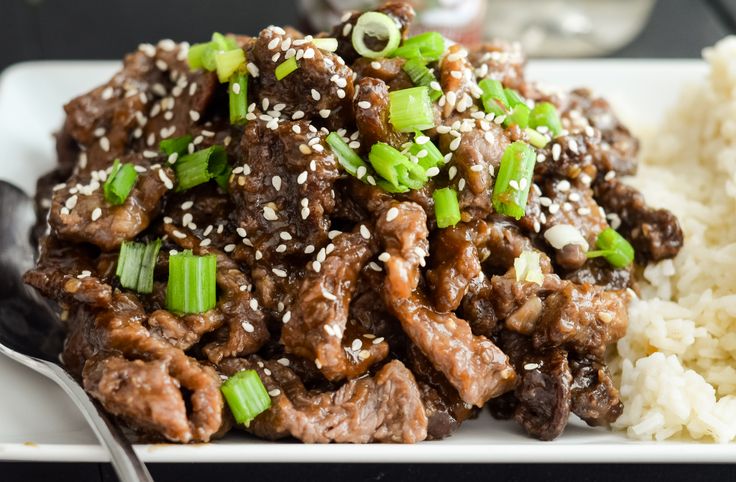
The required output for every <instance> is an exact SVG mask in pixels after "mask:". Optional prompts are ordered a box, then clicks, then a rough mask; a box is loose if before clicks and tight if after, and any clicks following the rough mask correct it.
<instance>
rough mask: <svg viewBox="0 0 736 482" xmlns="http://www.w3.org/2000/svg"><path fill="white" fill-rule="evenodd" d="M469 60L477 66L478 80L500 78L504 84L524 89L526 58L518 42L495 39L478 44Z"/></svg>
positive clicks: (525, 85) (471, 51)
mask: <svg viewBox="0 0 736 482" xmlns="http://www.w3.org/2000/svg"><path fill="white" fill-rule="evenodd" d="M468 60H469V61H470V63H471V64H472V65H473V67H475V75H476V76H477V78H478V81H480V80H482V79H485V78H492V79H497V80H500V81H501V82H502V83H503V85H504V86H506V87H509V88H512V89H517V90H522V93H523V94H524V95H526V92H523V90H525V89H526V87H527V84H526V83H525V82H524V64H525V63H526V59H525V57H524V53H523V52H522V51H521V46H520V45H519V44H518V43H507V42H503V41H500V40H494V41H491V42H488V43H484V44H481V45H478V46H476V47H474V48H472V49H471V50H470V54H469V55H468Z"/></svg>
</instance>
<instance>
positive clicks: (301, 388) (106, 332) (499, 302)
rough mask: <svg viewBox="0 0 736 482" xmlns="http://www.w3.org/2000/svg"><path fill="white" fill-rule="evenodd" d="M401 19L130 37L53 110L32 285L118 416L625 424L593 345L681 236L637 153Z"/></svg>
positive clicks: (409, 429) (249, 427) (482, 56)
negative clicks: (126, 47)
mask: <svg viewBox="0 0 736 482" xmlns="http://www.w3.org/2000/svg"><path fill="white" fill-rule="evenodd" d="M413 16H414V12H413V11H412V9H411V7H410V6H408V5H406V4H403V3H390V4H387V5H385V6H383V7H381V8H379V9H377V10H376V11H372V12H366V13H353V14H349V15H346V16H345V17H344V18H343V20H342V22H341V23H340V24H339V25H337V26H336V27H335V28H334V29H333V31H332V32H329V33H323V34H319V35H316V36H305V35H303V34H301V33H300V32H298V31H296V30H293V29H290V28H286V29H283V28H280V27H276V26H270V27H268V28H266V29H264V30H262V31H261V32H260V34H259V35H258V36H257V37H247V36H238V35H220V34H214V35H213V37H212V41H210V42H205V43H201V44H196V45H192V46H189V45H188V44H176V43H174V42H172V41H162V42H160V43H159V44H158V45H157V46H152V45H142V46H140V48H139V49H138V50H137V51H136V52H134V53H132V54H130V55H128V56H127V57H126V58H125V62H124V66H123V68H122V70H121V71H120V72H118V73H117V74H116V75H115V76H114V77H113V78H112V79H111V80H110V81H109V82H108V83H107V84H105V85H102V86H100V87H98V88H96V89H94V90H92V91H91V92H89V93H87V94H85V95H82V96H80V97H77V98H76V99H73V100H72V101H71V102H70V103H68V104H67V105H66V107H65V110H66V114H67V116H66V121H65V123H64V126H63V129H62V130H61V132H60V133H59V134H58V137H57V139H58V157H59V165H58V168H57V169H56V170H55V171H54V172H52V173H50V174H48V175H47V176H45V177H44V178H42V179H41V180H40V182H39V190H38V192H39V194H38V205H39V216H40V219H42V220H45V219H48V224H46V223H45V222H44V223H43V226H42V228H43V230H42V231H41V232H40V233H39V250H40V256H39V260H38V264H37V266H36V267H35V268H34V269H33V270H31V271H30V272H29V273H27V275H26V278H25V279H26V281H27V282H28V283H29V284H31V285H32V286H34V287H36V288H37V289H38V290H40V291H41V292H42V293H43V294H44V295H45V296H47V297H48V298H50V299H52V300H54V301H56V302H57V303H58V306H59V309H60V313H61V317H62V319H63V320H65V322H66V323H67V324H68V330H69V331H68V338H67V342H66V345H65V348H64V352H63V361H64V363H65V364H66V366H67V367H68V368H69V369H70V371H72V372H73V373H74V374H75V375H76V376H78V377H79V378H80V380H82V381H83V383H84V387H85V388H86V390H87V391H88V392H89V393H90V394H91V395H92V396H93V397H94V398H96V399H97V400H99V401H100V402H101V404H102V405H103V406H104V408H105V409H106V410H107V411H108V412H110V413H111V414H114V415H115V416H117V417H118V418H119V419H120V420H121V422H123V423H125V424H126V425H128V426H130V427H131V428H133V429H135V430H136V431H138V433H140V434H141V435H143V436H145V437H146V438H147V439H149V440H150V439H164V440H169V441H173V442H206V441H209V440H212V439H215V438H218V437H221V436H223V435H224V434H225V433H226V432H228V431H229V430H230V429H232V428H238V429H241V430H245V431H247V432H250V433H252V434H254V435H256V436H258V437H263V438H267V439H280V438H284V437H294V438H296V439H300V440H302V441H304V442H355V443H363V442H407V443H411V442H418V441H421V440H425V439H441V438H444V437H447V436H448V435H450V434H451V433H452V432H453V431H455V430H457V428H458V427H459V426H460V425H461V423H462V422H463V421H464V420H467V419H469V418H473V417H475V416H477V414H478V413H479V411H480V410H481V409H482V408H483V407H488V409H489V410H490V412H491V413H492V414H493V416H495V417H498V418H504V419H506V418H513V419H514V420H516V421H517V422H518V423H519V424H520V425H521V426H522V427H523V428H524V430H525V431H526V432H527V433H529V435H531V436H533V437H536V438H539V439H542V440H550V439H553V438H555V437H556V436H558V435H559V434H560V433H561V432H562V431H563V430H564V428H565V425H566V424H567V421H568V418H569V415H570V413H574V414H576V415H577V416H579V417H580V418H581V419H583V420H584V421H585V422H587V423H588V424H589V425H591V426H607V425H609V424H610V423H612V422H613V421H614V420H616V418H617V417H618V416H619V415H620V413H621V410H622V404H621V401H620V397H619V393H618V391H617V389H616V387H615V385H614V383H613V381H612V379H611V377H610V375H609V372H608V369H607V367H606V361H605V355H606V349H607V347H608V346H609V345H611V344H612V343H614V342H616V341H617V340H618V339H619V338H620V337H622V336H623V335H624V333H625V331H626V326H627V306H628V302H629V297H630V293H631V290H632V289H633V290H636V286H635V280H634V273H635V271H636V269H637V268H636V266H637V265H638V266H642V265H646V264H647V263H649V262H650V261H657V260H662V259H665V258H670V257H673V256H674V255H675V254H677V252H678V250H679V249H680V247H681V245H682V232H681V230H680V228H679V226H678V222H677V220H676V219H675V217H674V216H673V215H672V214H671V213H670V212H668V211H666V210H661V209H659V210H655V209H651V208H649V207H647V205H646V204H645V202H644V199H643V197H642V195H641V194H640V193H639V192H638V191H636V190H635V189H633V188H631V187H629V186H627V185H626V184H624V183H622V182H621V181H619V177H620V176H625V175H629V174H633V173H634V172H635V170H636V159H635V158H636V154H637V149H638V143H637V140H636V139H635V138H633V137H632V135H631V134H630V133H629V131H628V130H627V129H626V128H625V127H624V126H623V125H621V123H620V122H619V121H618V119H617V118H616V116H615V115H614V114H613V113H612V111H611V109H610V107H609V105H608V103H607V102H606V101H605V100H603V99H600V98H597V97H595V96H594V95H593V94H592V93H591V92H590V91H588V90H575V91H572V92H565V93H560V92H548V91H545V90H543V89H541V88H539V87H538V86H537V85H536V84H535V83H533V82H531V81H528V80H527V79H526V78H525V76H524V63H525V59H524V57H523V54H522V53H521V52H520V51H519V49H518V47H516V46H514V45H511V44H506V43H503V42H495V43H491V44H486V45H481V46H478V47H473V48H468V47H464V46H462V45H459V44H454V43H452V42H450V41H447V40H446V39H444V38H443V37H442V36H441V35H440V34H439V33H436V32H425V33H421V34H418V35H414V36H409V35H408V33H407V31H408V28H409V24H410V22H411V20H412V18H413Z"/></svg>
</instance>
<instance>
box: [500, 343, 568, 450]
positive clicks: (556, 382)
mask: <svg viewBox="0 0 736 482" xmlns="http://www.w3.org/2000/svg"><path fill="white" fill-rule="evenodd" d="M500 343H501V346H502V347H503V349H504V350H505V351H506V352H507V353H509V354H511V356H512V360H513V364H514V367H515V368H516V372H517V374H518V380H519V381H518V384H517V386H516V388H515V389H514V397H515V398H516V402H515V403H514V402H511V404H510V405H511V406H512V407H515V408H514V419H515V420H516V422H517V423H519V425H521V426H522V427H523V428H524V430H526V432H527V433H528V434H529V435H531V436H533V437H535V438H538V439H540V440H553V439H555V438H557V436H558V435H560V434H561V433H562V431H563V430H564V429H565V426H566V425H567V419H568V417H569V415H570V397H571V386H572V381H573V379H572V375H571V374H570V368H569V366H568V362H567V353H566V352H565V351H564V350H561V349H558V348H553V349H549V350H543V351H536V350H534V348H533V346H532V344H531V343H530V342H529V339H528V338H527V337H524V336H520V335H514V334H511V333H509V334H507V335H506V336H503V337H502V338H501V341H500ZM507 405H509V404H507ZM504 408H506V407H503V405H502V406H500V407H498V408H497V409H496V411H498V412H501V413H500V414H501V415H503V410H504ZM509 408H510V407H509ZM507 410H508V408H507Z"/></svg>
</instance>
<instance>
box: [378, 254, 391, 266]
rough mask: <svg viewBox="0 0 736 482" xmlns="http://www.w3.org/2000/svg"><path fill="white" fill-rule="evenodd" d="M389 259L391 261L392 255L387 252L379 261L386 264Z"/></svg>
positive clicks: (381, 255) (379, 257) (380, 256)
mask: <svg viewBox="0 0 736 482" xmlns="http://www.w3.org/2000/svg"><path fill="white" fill-rule="evenodd" d="M389 259H391V255H390V254H388V253H387V252H385V251H384V252H383V253H381V254H379V255H378V261H381V262H382V263H385V262H386V261H388V260H389Z"/></svg>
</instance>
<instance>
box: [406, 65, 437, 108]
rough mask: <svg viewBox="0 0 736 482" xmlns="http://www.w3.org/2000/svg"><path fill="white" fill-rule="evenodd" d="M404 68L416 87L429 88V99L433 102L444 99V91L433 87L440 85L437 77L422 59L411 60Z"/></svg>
mask: <svg viewBox="0 0 736 482" xmlns="http://www.w3.org/2000/svg"><path fill="white" fill-rule="evenodd" d="M402 68H403V70H404V72H406V74H407V75H408V76H409V78H410V79H411V82H412V83H413V84H414V85H416V86H419V87H427V88H428V89H429V98H430V99H431V100H432V101H433V102H434V101H436V100H437V99H439V98H440V97H442V91H441V90H437V89H435V88H434V87H432V86H433V85H434V86H436V85H439V84H437V83H436V82H437V77H435V76H434V74H433V73H432V71H431V70H429V68H427V66H426V64H425V63H424V61H423V60H422V59H420V58H414V59H409V60H407V61H406V62H405V63H404V66H403V67H402Z"/></svg>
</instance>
